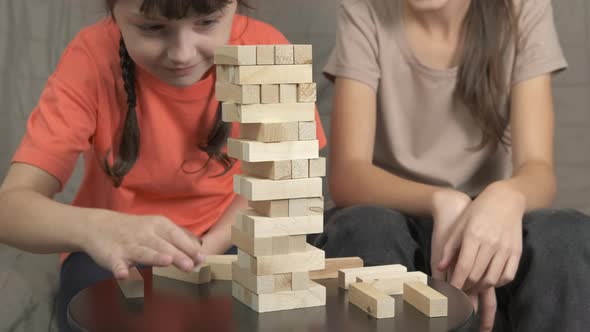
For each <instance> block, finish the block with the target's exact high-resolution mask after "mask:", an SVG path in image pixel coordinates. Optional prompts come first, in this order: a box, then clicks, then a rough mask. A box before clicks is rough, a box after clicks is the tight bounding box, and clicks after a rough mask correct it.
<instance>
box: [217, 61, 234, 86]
mask: <svg viewBox="0 0 590 332" xmlns="http://www.w3.org/2000/svg"><path fill="white" fill-rule="evenodd" d="M232 70H233V66H225V65H217V66H215V71H216V74H215V80H216V82H217V83H231V82H232V81H233V77H231V75H230V74H231V73H230V72H231V71H232Z"/></svg>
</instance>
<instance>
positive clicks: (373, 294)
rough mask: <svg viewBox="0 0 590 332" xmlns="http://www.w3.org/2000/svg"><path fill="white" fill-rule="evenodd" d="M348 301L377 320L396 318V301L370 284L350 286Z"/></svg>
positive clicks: (359, 283) (353, 284)
mask: <svg viewBox="0 0 590 332" xmlns="http://www.w3.org/2000/svg"><path fill="white" fill-rule="evenodd" d="M348 300H349V301H350V303H352V304H354V305H355V306H357V307H359V308H360V309H361V310H363V311H365V312H367V313H368V314H370V315H371V316H373V317H375V318H391V317H395V299H394V298H393V297H391V296H389V295H386V294H383V293H381V292H380V291H378V290H377V289H376V288H375V287H373V286H371V285H369V284H364V283H361V282H358V283H352V284H350V288H349V290H348Z"/></svg>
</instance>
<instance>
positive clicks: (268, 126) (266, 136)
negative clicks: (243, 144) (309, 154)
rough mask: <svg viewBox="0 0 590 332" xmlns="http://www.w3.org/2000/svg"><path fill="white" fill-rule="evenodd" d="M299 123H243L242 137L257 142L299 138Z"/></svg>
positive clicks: (295, 139)
mask: <svg viewBox="0 0 590 332" xmlns="http://www.w3.org/2000/svg"><path fill="white" fill-rule="evenodd" d="M299 127H300V125H299V123H297V122H283V123H241V124H240V138H241V139H247V140H252V141H257V142H265V143H279V142H289V141H297V140H299Z"/></svg>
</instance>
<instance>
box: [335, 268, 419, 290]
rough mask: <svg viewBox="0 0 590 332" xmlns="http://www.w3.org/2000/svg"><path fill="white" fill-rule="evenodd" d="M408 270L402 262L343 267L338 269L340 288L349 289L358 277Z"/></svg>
mask: <svg viewBox="0 0 590 332" xmlns="http://www.w3.org/2000/svg"><path fill="white" fill-rule="evenodd" d="M407 271H408V269H407V268H406V267H405V266H403V265H400V264H392V265H378V266H367V267H360V268H353V269H341V270H338V286H340V288H344V289H348V285H350V284H351V283H353V282H356V278H357V277H362V276H367V275H371V274H377V273H395V272H407Z"/></svg>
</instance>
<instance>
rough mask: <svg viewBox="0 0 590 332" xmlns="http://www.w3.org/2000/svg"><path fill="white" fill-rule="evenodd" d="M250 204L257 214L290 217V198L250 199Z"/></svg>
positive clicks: (271, 216) (270, 216) (269, 216)
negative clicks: (271, 199) (256, 200)
mask: <svg viewBox="0 0 590 332" xmlns="http://www.w3.org/2000/svg"><path fill="white" fill-rule="evenodd" d="M248 206H249V207H251V208H252V209H253V210H254V211H256V213H257V214H259V215H261V216H263V217H268V218H277V217H289V200H288V199H285V200H273V201H258V202H253V201H249V202H248Z"/></svg>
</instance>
